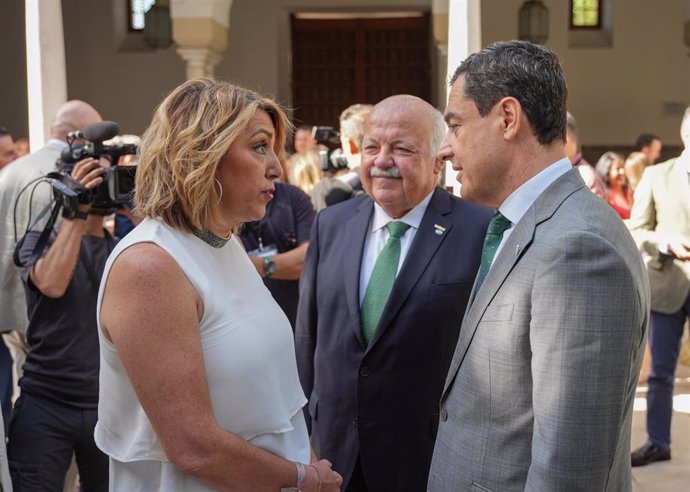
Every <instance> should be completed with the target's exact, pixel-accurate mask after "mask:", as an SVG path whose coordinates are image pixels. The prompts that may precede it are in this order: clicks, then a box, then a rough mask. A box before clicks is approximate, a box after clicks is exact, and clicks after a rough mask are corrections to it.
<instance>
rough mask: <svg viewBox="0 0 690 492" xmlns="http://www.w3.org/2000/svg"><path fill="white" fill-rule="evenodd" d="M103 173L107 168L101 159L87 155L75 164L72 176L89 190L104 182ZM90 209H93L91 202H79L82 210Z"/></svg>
mask: <svg viewBox="0 0 690 492" xmlns="http://www.w3.org/2000/svg"><path fill="white" fill-rule="evenodd" d="M103 173H105V168H104V167H103V166H101V165H100V163H99V161H98V160H96V159H94V158H92V157H87V158H86V159H82V160H80V161H79V162H77V164H76V165H75V166H74V169H72V178H73V179H74V180H75V181H77V182H79V183H80V184H81V185H82V186H83V187H84V188H86V189H87V190H92V189H94V188H95V187H96V186H98V185H99V184H101V183H102V182H103ZM89 209H91V204H90V203H80V204H79V210H80V211H81V212H88V211H89Z"/></svg>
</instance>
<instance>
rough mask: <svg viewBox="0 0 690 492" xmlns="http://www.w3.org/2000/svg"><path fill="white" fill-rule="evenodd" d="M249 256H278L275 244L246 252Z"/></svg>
mask: <svg viewBox="0 0 690 492" xmlns="http://www.w3.org/2000/svg"><path fill="white" fill-rule="evenodd" d="M247 254H248V255H249V256H258V257H259V258H264V257H266V256H275V255H277V254H278V247H277V246H276V245H275V244H269V245H268V246H263V247H259V248H256V249H253V250H251V251H248V252H247Z"/></svg>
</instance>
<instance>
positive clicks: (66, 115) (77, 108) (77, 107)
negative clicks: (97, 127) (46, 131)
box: [50, 100, 102, 140]
mask: <svg viewBox="0 0 690 492" xmlns="http://www.w3.org/2000/svg"><path fill="white" fill-rule="evenodd" d="M100 121H102V118H101V115H100V114H98V111H96V110H95V109H93V106H91V105H90V104H88V103H85V102H84V101H79V100H72V101H67V102H66V103H65V104H63V105H62V106H60V109H58V112H57V114H56V115H55V119H54V120H53V124H52V125H51V127H50V136H51V138H57V139H58V140H65V139H66V138H67V134H68V133H69V132H72V131H75V130H79V129H81V128H84V127H85V126H88V125H92V124H93V123H99V122H100Z"/></svg>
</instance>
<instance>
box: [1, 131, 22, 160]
mask: <svg viewBox="0 0 690 492" xmlns="http://www.w3.org/2000/svg"><path fill="white" fill-rule="evenodd" d="M17 157H18V156H17V152H16V150H15V143H14V140H13V139H12V135H10V133H9V132H8V131H7V129H6V128H5V127H4V126H0V169H2V168H3V167H5V166H6V165H7V164H9V163H10V162H12V161H13V160H15V159H16V158H17Z"/></svg>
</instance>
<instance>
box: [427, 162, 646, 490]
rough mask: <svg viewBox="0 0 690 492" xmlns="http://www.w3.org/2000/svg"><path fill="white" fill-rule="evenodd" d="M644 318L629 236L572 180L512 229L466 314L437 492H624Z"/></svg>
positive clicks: (554, 188)
mask: <svg viewBox="0 0 690 492" xmlns="http://www.w3.org/2000/svg"><path fill="white" fill-rule="evenodd" d="M648 312H649V285H648V282H647V278H646V274H645V272H644V266H643V264H642V261H641V259H640V255H639V253H638V250H637V248H636V246H635V243H634V242H633V240H632V238H631V237H630V234H629V233H628V231H627V229H626V228H625V226H624V224H623V222H622V221H621V220H620V218H619V217H618V216H617V215H616V213H615V212H614V211H613V209H611V208H610V207H609V206H608V205H607V204H606V203H605V202H604V201H602V200H601V199H600V198H598V197H596V196H595V195H594V194H592V193H591V192H590V191H589V190H588V189H587V188H585V185H584V183H583V181H582V179H581V178H580V176H579V175H578V174H577V171H569V172H568V173H566V174H565V175H563V176H561V177H560V178H559V179H557V180H556V181H555V182H554V183H552V184H551V186H550V187H549V188H547V190H546V191H544V193H542V195H541V196H540V197H539V198H538V199H537V200H536V202H535V203H534V204H533V205H532V207H531V208H530V209H529V210H528V211H527V213H526V214H525V216H524V217H523V218H522V220H520V222H519V223H518V224H517V225H516V226H515V229H514V231H513V232H512V234H511V235H510V237H509V238H508V240H507V241H506V243H505V245H504V246H503V248H502V250H501V252H500V253H499V255H498V256H497V257H496V259H495V263H494V265H493V267H492V269H491V270H490V272H489V274H488V276H487V278H486V280H485V282H484V285H483V286H482V287H481V289H480V290H479V292H478V293H477V295H476V297H475V299H474V301H473V303H472V304H471V305H470V306H469V307H468V310H467V312H466V313H465V317H464V320H463V324H462V328H461V330H460V337H459V340H458V344H457V347H456V350H455V354H454V356H453V360H452V362H451V366H450V370H449V373H448V376H447V379H446V383H445V389H444V391H443V396H442V398H441V423H440V425H439V430H438V437H437V440H436V446H435V449H434V456H433V460H432V465H431V471H430V476H429V490H431V491H433V492H438V491H453V492H458V491H465V490H480V491H487V490H488V491H499V490H500V491H522V490H528V491H535V492H547V491H548V492H555V491H575V490H582V491H603V490H611V491H623V490H630V489H631V475H630V425H631V417H632V406H633V399H634V395H635V385H636V382H637V375H638V372H639V369H640V364H641V359H642V347H643V343H644V341H645V334H646V328H647V322H648V317H649V315H648Z"/></svg>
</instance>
